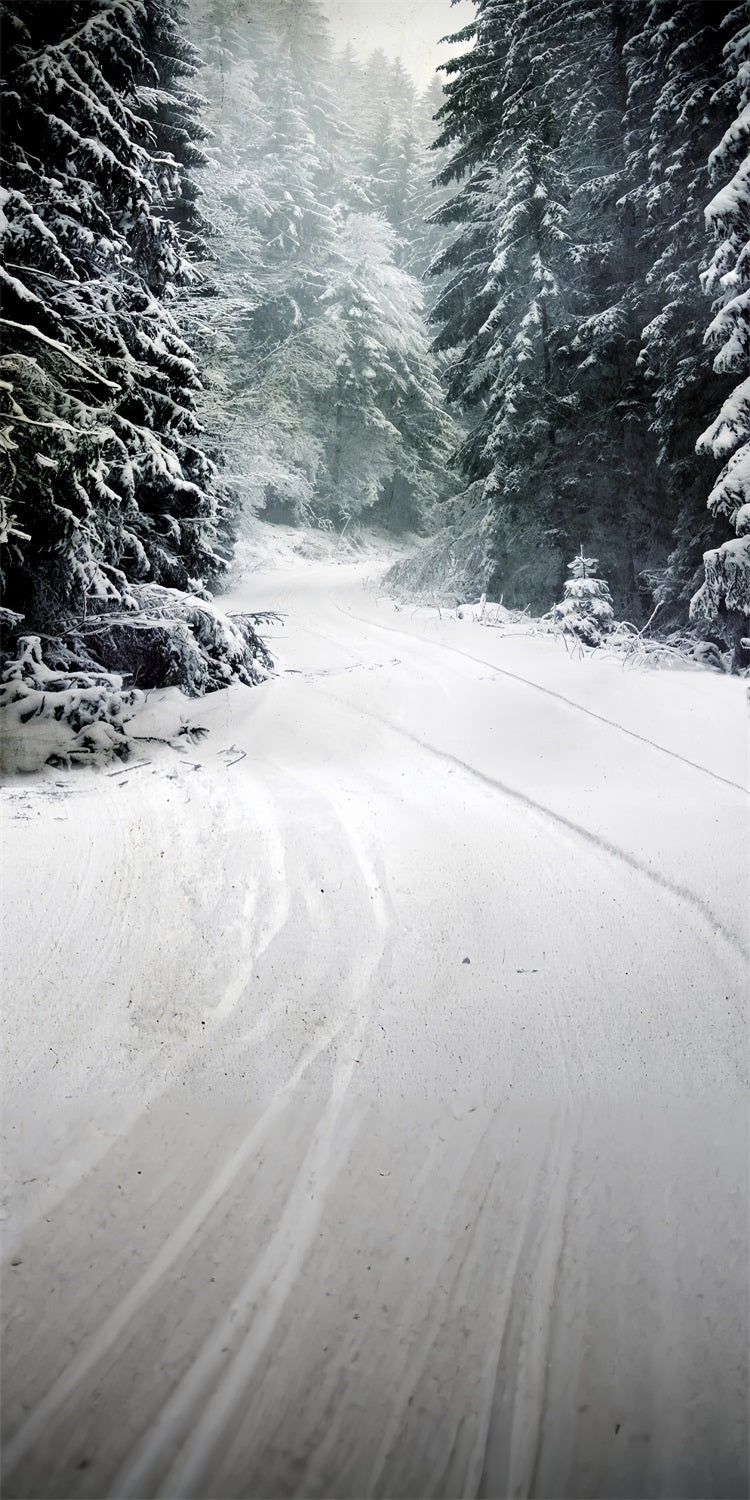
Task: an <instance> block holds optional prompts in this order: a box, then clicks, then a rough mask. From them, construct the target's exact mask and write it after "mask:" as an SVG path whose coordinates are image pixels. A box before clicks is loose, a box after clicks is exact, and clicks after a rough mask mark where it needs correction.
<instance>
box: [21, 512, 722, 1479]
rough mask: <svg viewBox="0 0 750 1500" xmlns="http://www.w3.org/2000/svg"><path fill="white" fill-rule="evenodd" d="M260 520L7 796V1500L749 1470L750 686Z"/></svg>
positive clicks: (697, 1475) (710, 1475)
mask: <svg viewBox="0 0 750 1500" xmlns="http://www.w3.org/2000/svg"><path fill="white" fill-rule="evenodd" d="M264 535H266V536H267V537H270V536H271V535H274V536H275V540H274V541H273V543H271V542H267V543H266V555H265V557H264V558H263V559H262V566H261V567H256V568H255V570H254V571H247V573H246V576H245V579H244V581H241V582H238V584H237V586H236V590H235V593H234V594H233V596H232V597H231V598H229V599H226V600H224V601H223V603H224V604H226V605H227V607H229V608H234V607H236V608H238V609H239V608H242V609H251V610H260V609H269V610H275V611H278V612H279V613H280V614H282V615H283V620H282V621H281V622H277V623H275V624H274V623H272V624H270V625H268V626H266V630H265V633H266V636H267V637H270V638H271V639H270V645H271V647H272V649H274V650H275V652H276V654H277V657H278V661H279V674H278V675H277V676H276V677H275V678H273V679H272V680H271V681H269V682H268V683H267V684H265V685H264V686H262V687H259V688H254V689H250V688H244V687H241V686H236V687H233V688H230V689H228V690H226V691H223V692H219V693H215V694H213V695H212V696H211V697H209V698H206V699H203V700H199V701H196V700H187V699H183V698H182V697H181V695H180V694H178V693H176V692H175V691H174V690H170V691H168V692H163V693H158V694H152V695H151V696H150V699H149V701H148V703H147V705H146V707H145V708H144V709H143V710H142V711H141V713H140V716H139V718H138V720H137V721H136V726H137V727H136V732H137V733H140V734H164V733H173V732H174V729H175V727H176V726H177V724H178V723H179V720H180V718H181V717H182V718H184V719H186V720H188V721H189V722H192V723H193V724H196V725H203V726H205V727H207V728H208V730H209V731H210V733H209V734H208V735H207V736H206V737H205V738H204V739H202V740H201V741H200V742H199V743H193V744H191V743H187V742H186V743H185V745H184V749H182V750H180V751H175V750H171V749H169V748H168V747H167V746H165V745H162V744H158V743H152V742H150V741H146V740H144V741H143V742H142V744H141V745H140V747H139V749H140V751H141V753H139V754H138V755H137V756H136V757H135V758H134V759H133V760H131V762H130V763H129V764H126V765H122V766H116V767H115V766H110V767H109V768H107V769H105V770H99V771H96V770H78V771H75V772H71V773H61V772H60V771H59V770H55V771H52V770H49V771H48V772H46V773H43V774H38V775H33V776H26V777H23V778H17V779H15V780H12V781H10V782H8V784H7V785H6V787H5V792H4V833H3V849H4V860H3V868H4V874H5V879H4V948H5V966H4V976H5V1006H4V1037H5V1067H4V1107H3V1127H4V1137H5V1167H6V1177H7V1180H8V1187H9V1198H8V1205H7V1207H6V1211H5V1212H6V1222H5V1237H4V1239H5V1269H4V1273H3V1299H2V1300H3V1314H4V1321H5V1333H4V1371H3V1373H4V1381H5V1394H4V1401H3V1412H4V1423H5V1453H4V1465H5V1487H4V1494H5V1495H6V1496H7V1497H11V1496H24V1497H31V1496H37V1497H42V1496H45V1497H51V1496H55V1497H63V1496H93V1497H103V1496H117V1497H124V1496H162V1497H180V1500H182V1497H189V1496H204V1497H225V1496H226V1497H229V1496H232V1497H251V1496H252V1497H256V1496H257V1497H260V1496H264V1497H282V1496H284V1497H286V1496H303V1497H308V1496H309V1497H313V1496H315V1497H322V1496H337V1497H339V1496H340V1497H345V1496H361V1497H365V1496H367V1497H369V1496H394V1497H395V1496H399V1497H402V1496H403V1497H437V1496H484V1497H490V1496H494V1497H498V1496H527V1495H535V1496H561V1497H562V1496H571V1497H572V1496H576V1497H588V1496H591V1497H594V1496H597V1497H607V1496H623V1497H625V1496H627V1497H639V1496H647V1495H648V1496H675V1497H676V1496H680V1497H693V1496H695V1497H698V1496H700V1497H706V1496H722V1497H729V1496H740V1495H744V1494H746V1493H747V1483H748V1474H747V1411H748V1406H747V1379H746V1375H747V1350H748V1330H747V1322H746V1313H747V1268H748V1243H747V1185H748V1181H747V1180H748V1145H747V1142H748V1135H747V1125H748V1111H747V1092H746V1074H747V1061H748V1047H747V1041H748V1033H747V1029H746V1016H745V1014H744V1011H743V1004H744V997H745V996H746V994H747V945H748V917H747V913H748V906H747V897H748V864H747V849H748V840H747V818H746V800H745V791H744V788H745V785H746V773H747V740H746V728H745V702H744V696H745V695H744V690H743V684H742V683H741V682H739V681H737V680H736V679H730V678H728V677H725V676H721V675H714V674H711V673H708V672H699V671H684V672H682V671H661V672H649V671H640V670H635V669H623V667H622V666H621V665H620V664H619V663H618V662H617V661H615V660H613V659H612V658H609V657H607V656H605V655H603V654H601V653H600V654H596V653H594V654H588V655H586V656H585V657H581V656H580V654H573V653H570V652H569V651H567V650H566V648H565V644H564V642H563V641H562V640H559V639H557V640H556V639H553V638H551V637H550V636H545V635H540V634H536V635H534V634H529V633H523V632H520V633H519V632H516V633H513V632H512V631H507V630H500V629H493V628H491V627H486V626H483V625H481V624H480V623H478V621H477V620H475V619H474V618H472V616H471V612H470V611H469V612H467V611H464V612H463V618H462V619H459V618H458V616H457V614H456V613H455V612H452V613H451V612H446V611H442V613H439V612H438V611H437V610H436V609H434V610H433V609H428V608H415V609H412V608H411V607H410V606H408V605H401V606H397V605H396V604H394V602H393V600H392V599H390V598H389V597H388V596H387V594H385V593H384V592H383V590H382V588H381V586H380V584H379V581H378V580H379V577H380V576H382V572H383V565H384V559H383V557H382V556H379V555H378V554H377V553H373V552H371V553H370V554H369V555H368V556H366V557H365V559H364V560H356V561H352V560H351V554H349V555H348V556H347V554H344V553H342V554H341V555H340V556H339V555H338V554H337V552H336V546H335V543H334V542H333V541H332V540H331V539H326V538H320V539H314V538H313V539H312V540H310V539H308V540H307V541H305V540H300V538H299V536H296V537H295V536H294V535H293V534H292V533H288V532H287V533H284V532H277V533H274V534H272V533H271V532H268V533H264ZM305 552H306V553H308V554H309V555H307V556H305V555H303V553H305ZM252 556H254V557H255V559H256V561H257V559H258V556H259V548H258V542H257V539H256V542H255V544H254V547H253V549H252V550H251V551H250V552H249V553H248V561H249V560H250V558H251V557H252ZM341 557H343V559H344V560H341Z"/></svg>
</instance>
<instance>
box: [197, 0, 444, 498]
mask: <svg viewBox="0 0 750 1500" xmlns="http://www.w3.org/2000/svg"><path fill="white" fill-rule="evenodd" d="M214 10H215V4H214V0H194V12H193V13H194V17H195V25H196V31H195V35H196V40H197V43H198V45H199V47H200V48H201V49H202V50H204V51H205V56H206V67H205V70H204V73H203V78H202V83H203V86H204V88H205V91H206V93H207V95H208V97H209V101H210V110H209V115H208V121H209V125H210V126H211V128H212V130H213V132H214V139H213V142H212V144H211V146H210V148H209V152H210V156H211V163H210V166H209V169H208V171H207V173H206V184H205V198H204V211H205V212H206V213H207V215H208V217H209V218H210V219H211V220H212V221H213V222H214V223H215V224H216V226H217V228H218V230H219V235H218V237H217V238H216V239H215V240H214V242H213V247H212V248H213V253H214V255H215V256H216V262H217V263H216V265H215V267H214V268H213V270H212V272H210V280H211V281H212V282H213V287H212V290H214V291H215V292H216V293H217V295H215V296H212V297H210V298H204V300H203V302H202V304H201V305H200V313H201V317H202V328H201V329H200V330H198V333H197V336H198V337H199V339H200V341H201V344H202V346H203V345H204V344H205V347H206V352H207V358H208V361H209V364H210V368H211V371H212V375H213V386H212V390H211V391H209V392H208V393H207V396H206V398H204V402H203V405H202V411H203V412H205V415H206V420H207V422H208V423H209V425H210V428H211V431H212V434H213V436H214V438H215V439H216V441H217V443H218V444H220V445H221V446H222V447H224V448H225V449H226V451H227V454H228V470H227V478H228V479H229V481H230V482H231V483H232V484H233V485H234V486H235V487H236V489H237V490H238V491H239V493H240V494H241V495H242V496H243V498H244V500H245V502H246V503H247V504H248V505H249V506H250V507H251V508H253V509H260V510H263V512H264V514H265V516H266V517H267V518H269V519H274V520H286V521H308V522H310V521H314V520H316V519H324V518H325V519H329V518H332V519H334V520H337V519H338V518H339V517H342V516H347V515H351V514H354V513H359V512H360V511H361V510H362V509H363V508H367V507H372V506H373V505H377V506H378V507H379V515H380V519H381V520H384V521H386V522H387V521H388V520H389V519H390V521H391V522H392V523H393V524H406V522H407V521H408V522H410V523H412V524H413V523H414V522H415V521H416V520H417V519H418V518H419V514H420V513H421V511H422V510H423V509H424V508H425V507H426V506H428V505H429V503H430V501H431V499H432V497H433V495H434V494H435V492H436V486H437V484H438V475H439V471H440V470H441V469H442V468H443V467H444V463H445V457H446V453H447V441H446V434H447V432H448V429H449V421H448V418H447V417H446V415H445V412H444V407H443V397H442V393H441V391H440V388H439V385H438V383H437V375H436V371H437V365H436V361H435V359H434V356H432V355H431V354H430V352H429V349H428V347H427V340H426V335H425V329H424V317H423V312H422V306H421V295H420V290H419V286H418V284H417V281H416V279H415V277H414V276H413V275H412V274H411V273H410V271H409V270H408V268H407V265H406V261H407V260H408V257H409V247H408V245H407V244H406V242H405V240H404V239H403V238H402V236H401V235H400V234H399V232H398V231H397V230H396V231H395V232H394V228H389V223H388V222H386V221H387V220H390V221H393V222H394V224H395V221H396V220H398V222H399V223H400V224H401V223H402V221H403V220H404V218H405V215H406V213H407V208H408V210H409V212H411V211H412V208H413V201H412V198H411V197H410V196H409V195H410V193H411V192H412V188H411V186H410V177H409V171H408V170H406V168H405V166H404V163H405V161H406V158H405V156H404V153H403V152H402V150H401V145H402V144H403V141H402V137H403V138H404V139H406V137H407V136H408V132H409V130H410V129H411V128H412V125H411V124H410V122H412V121H413V116H414V110H415V90H414V87H413V85H412V84H411V83H410V80H408V78H407V75H406V74H405V73H404V72H403V70H399V69H398V67H396V66H394V65H391V64H390V63H388V62H387V60H386V59H385V58H384V57H381V58H380V59H378V58H375V59H374V60H371V63H370V64H369V65H368V67H367V68H361V67H359V66H358V65H357V64H356V62H355V61H354V60H353V59H352V58H349V59H348V60H347V62H346V65H345V67H344V65H343V64H342V63H341V60H338V61H337V60H336V59H334V58H333V57H332V55H331V51H330V45H329V38H328V34H327V31H326V28H325V26H324V24H323V21H322V18H321V16H320V13H319V12H318V10H317V7H316V6H315V5H313V4H312V3H310V0H304V3H295V4H294V5H293V6H291V7H290V6H288V5H275V6H273V7H271V8H269V7H268V6H267V5H265V4H261V3H260V0H236V4H233V6H232V7H231V14H232V18H233V24H234V25H235V29H236V31H237V33H238V34H237V35H236V36H235V37H234V39H233V40H232V39H231V38H229V37H228V35H227V32H226V28H225V31H224V32H223V33H221V32H220V34H219V40H218V41H217V26H216V19H217V18H216V16H215V15H213V12H214ZM225 20H226V14H225ZM292 21H293V22H294V25H292V24H291V23H292ZM225 42H227V43H229V44H230V45H228V46H225V45H224V44H225ZM376 79H377V80H378V89H379V91H378V94H377V100H375V99H374V97H373V91H374V89H375V87H376V83H375V80H376ZM386 114H387V118H388V120H389V121H390V122H392V124H393V130H395V131H396V135H397V136H398V141H397V144H396V145H394V147H393V152H392V153H390V146H391V145H392V144H393V141H394V140H395V136H394V135H393V131H392V130H391V125H390V124H389V125H388V127H387V129H386V128H385V126H384V125H383V122H384V120H385V117H386ZM381 126H382V127H383V131H384V132H385V133H383V131H381ZM379 131H381V138H379V137H378V132H379ZM386 137H387V140H386ZM378 139H380V146H381V147H382V151H381V155H380V157H379V158H378V161H379V164H380V165H379V168H377V169H376V162H375V156H376V155H377V149H376V148H377V146H378ZM389 143H390V144H389ZM386 147H387V148H388V149H386ZM389 153H390V154H389ZM402 168H403V171H402ZM399 173H401V176H399ZM355 335H356V337H355ZM367 340H369V352H368V349H367V348H366V341H367ZM405 387H407V388H408V389H406V393H405ZM357 445H359V450H358V451H355V449H356V448H357Z"/></svg>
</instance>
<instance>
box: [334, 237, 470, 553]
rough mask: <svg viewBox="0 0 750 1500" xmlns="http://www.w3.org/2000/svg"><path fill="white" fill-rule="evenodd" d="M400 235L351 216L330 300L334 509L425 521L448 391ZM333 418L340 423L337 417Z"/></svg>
mask: <svg viewBox="0 0 750 1500" xmlns="http://www.w3.org/2000/svg"><path fill="white" fill-rule="evenodd" d="M395 245H396V235H395V232H394V231H393V229H391V227H390V226H389V225H388V224H387V223H386V222H385V220H384V219H382V218H379V217H378V216H376V215H362V214H351V215H349V216H348V218H347V219H346V221H345V222H344V224H343V225H342V226H341V230H340V233H339V236H338V242H337V263H336V266H335V268H333V275H332V276H331V281H330V285H329V286H328V287H327V288H326V290H325V292H324V293H323V294H322V297H321V304H322V307H323V309H324V317H325V322H324V327H325V333H326V336H327V337H329V338H330V337H331V336H332V344H333V349H334V350H335V351H336V352H335V360H334V364H333V366H332V368H331V371H330V376H329V380H328V382H327V384H326V385H325V386H324V387H323V389H322V390H321V391H320V392H319V397H318V404H319V413H320V417H321V418H322V419H323V425H322V427H321V432H322V434H323V435H324V439H323V440H324V463H325V476H326V477H325V481H323V482H324V483H325V484H327V486H328V488H329V493H330V504H331V506H334V507H337V508H338V509H339V510H340V511H341V512H342V513H344V514H358V513H360V512H361V511H363V510H366V509H368V508H370V507H372V506H374V505H377V504H378V503H379V502H382V511H383V514H384V516H385V517H386V518H390V519H391V520H392V521H394V522H395V523H396V524H398V522H399V521H407V520H408V521H410V522H411V523H412V524H414V523H415V522H417V521H418V519H419V514H420V511H421V510H423V509H424V507H425V506H426V505H427V504H429V502H430V500H432V499H433V498H434V497H435V495H436V493H437V490H438V488H439V483H440V477H441V475H442V472H443V470H444V465H445V460H446V458H447V455H448V451H449V444H448V428H447V422H446V417H445V412H444V407H443V393H442V390H441V387H440V385H439V382H438V380H437V375H436V371H435V362H434V359H433V357H432V356H431V354H430V352H429V346H428V341H427V335H426V329H425V325H424V321H423V318H422V299H421V295H420V292H419V288H418V286H417V283H416V282H415V280H414V278H413V277H412V276H410V275H409V273H408V272H407V271H404V270H402V269H401V268H400V267H399V266H397V265H396V264H395V253H394V252H395ZM329 414H331V415H332V418H333V420H332V422H331V421H330V420H329Z"/></svg>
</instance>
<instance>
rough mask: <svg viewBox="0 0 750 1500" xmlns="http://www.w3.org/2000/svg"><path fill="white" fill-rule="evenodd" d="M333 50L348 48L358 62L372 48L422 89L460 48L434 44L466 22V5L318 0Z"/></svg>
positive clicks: (464, 1)
mask: <svg viewBox="0 0 750 1500" xmlns="http://www.w3.org/2000/svg"><path fill="white" fill-rule="evenodd" d="M321 4H322V8H323V10H324V11H325V14H326V15H327V16H328V19H329V21H330V23H331V31H332V33H333V39H334V43H335V45H336V46H337V47H338V48H340V47H344V46H346V44H347V43H350V44H351V46H353V47H354V48H355V49H356V51H357V53H358V55H359V56H360V57H361V58H362V60H363V61H364V59H365V58H366V57H367V56H368V55H369V54H370V53H371V52H374V51H375V50H376V49H377V48H378V47H382V49H383V51H384V52H386V53H387V54H388V56H389V57H400V59H401V61H402V63H403V64H404V67H406V68H408V70H409V72H410V73H411V75H412V77H413V79H414V82H415V83H416V84H417V86H418V88H420V89H424V88H426V87H427V85H428V83H429V82H430V79H431V78H432V76H433V74H434V72H435V69H436V67H437V66H438V63H441V62H445V61H446V59H447V58H448V57H450V56H451V55H452V53H454V52H460V51H463V50H464V49H463V48H461V47H448V46H445V45H443V46H442V47H441V46H440V45H439V44H440V39H441V37H444V36H447V35H450V34H452V33H453V32H456V31H459V30H460V29H461V27H462V26H466V24H467V23H468V22H469V21H471V20H472V18H473V16H474V5H473V3H472V0H459V3H458V4H457V5H451V3H450V0H321Z"/></svg>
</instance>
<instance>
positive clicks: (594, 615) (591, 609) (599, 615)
mask: <svg viewBox="0 0 750 1500" xmlns="http://www.w3.org/2000/svg"><path fill="white" fill-rule="evenodd" d="M598 566H599V563H598V559H597V558H595V557H584V555H583V547H581V550H580V552H579V554H578V556H577V557H574V558H573V561H572V562H571V563H568V568H569V569H570V572H571V573H572V575H573V576H572V578H569V579H568V581H567V583H566V585H565V597H564V599H563V600H562V601H561V603H560V604H556V605H555V607H554V609H553V611H552V618H553V620H554V622H555V624H556V625H557V626H558V627H559V628H560V630H562V631H564V632H565V633H566V634H567V635H574V636H576V638H577V639H578V640H579V641H580V642H581V644H582V645H584V646H600V645H601V643H602V640H603V638H604V636H606V635H609V633H610V631H611V630H612V628H613V626H614V623H615V616H614V610H613V609H612V595H611V594H610V592H609V589H608V587H607V584H606V583H605V582H604V579H603V578H597V577H596V570H597V567H598Z"/></svg>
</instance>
